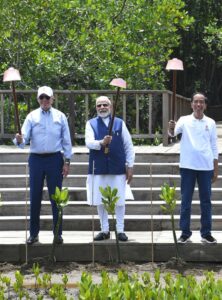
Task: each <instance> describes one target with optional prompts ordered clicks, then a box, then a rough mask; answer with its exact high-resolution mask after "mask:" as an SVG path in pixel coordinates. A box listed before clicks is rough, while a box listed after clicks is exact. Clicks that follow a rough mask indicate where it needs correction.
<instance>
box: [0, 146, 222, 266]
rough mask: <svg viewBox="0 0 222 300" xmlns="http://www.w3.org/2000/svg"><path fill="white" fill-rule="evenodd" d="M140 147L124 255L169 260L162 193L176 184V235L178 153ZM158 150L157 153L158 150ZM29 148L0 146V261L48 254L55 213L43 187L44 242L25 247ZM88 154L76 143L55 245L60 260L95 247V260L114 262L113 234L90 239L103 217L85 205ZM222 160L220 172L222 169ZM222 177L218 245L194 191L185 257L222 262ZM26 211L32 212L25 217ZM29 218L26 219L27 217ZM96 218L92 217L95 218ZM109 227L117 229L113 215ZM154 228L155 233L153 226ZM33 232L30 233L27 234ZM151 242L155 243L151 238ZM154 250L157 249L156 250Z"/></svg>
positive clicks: (83, 256) (217, 192)
mask: <svg viewBox="0 0 222 300" xmlns="http://www.w3.org/2000/svg"><path fill="white" fill-rule="evenodd" d="M156 149H158V148H156V147H153V151H152V152H151V151H149V152H148V151H146V149H145V148H144V151H142V150H141V149H139V150H138V151H136V163H135V167H134V174H135V175H134V179H133V182H132V184H131V186H132V191H133V194H134V197H135V200H134V201H126V216H125V231H126V233H127V235H128V236H129V241H128V242H125V243H123V242H122V243H120V244H121V253H122V259H123V260H125V261H140V262H142V261H150V260H151V258H152V256H154V261H166V260H168V259H170V258H171V257H172V256H174V254H175V251H174V243H173V237H172V232H171V220H170V216H169V215H163V214H162V211H161V208H160V205H161V204H163V201H161V200H160V198H159V194H160V191H161V185H163V184H164V183H169V184H171V185H173V184H174V183H175V184H176V187H177V194H178V201H177V207H176V211H175V220H176V227H177V235H178V236H179V235H180V231H179V210H180V176H179V167H178V160H179V154H178V152H176V153H165V152H164V151H159V152H157V151H156ZM155 151H156V152H155ZM27 158H28V153H27V150H24V151H21V150H19V151H18V150H17V149H15V148H14V151H10V152H7V151H6V150H4V151H1V149H0V193H1V196H2V205H1V206H0V245H1V247H0V262H4V261H14V262H19V261H25V259H26V251H27V253H28V259H31V258H34V257H37V256H45V255H48V254H49V253H50V248H51V243H52V239H53V235H52V231H51V228H52V214H51V206H50V202H49V200H48V193H47V190H46V188H45V190H44V193H43V201H42V210H41V231H40V235H39V239H40V242H39V243H36V244H34V245H32V246H28V247H26V244H25V241H26V228H29V213H27V212H29V185H28V169H27ZM87 162H88V153H87V151H86V149H84V148H83V147H79V148H75V155H74V158H73V162H72V163H71V168H70V175H69V177H68V178H66V179H65V180H64V184H63V186H64V187H68V189H69V192H70V202H69V205H68V206H67V207H66V208H65V209H64V218H63V238H64V244H63V245H61V246H58V247H57V249H56V257H57V260H60V261H82V262H83V261H84V262H90V261H92V249H93V248H94V251H95V260H96V261H106V262H107V261H110V260H115V258H116V248H115V236H114V233H113V232H112V234H111V239H110V240H107V241H102V242H95V243H92V237H93V234H92V222H94V226H95V230H96V231H99V219H98V216H97V213H96V209H95V208H94V207H90V206H88V205H87V204H86V188H85V182H86V176H87V167H88V163H87ZM221 171H222V165H221V164H220V171H219V174H222V172H221ZM221 199H222V176H221V175H220V176H219V178H218V181H217V182H216V183H215V184H214V185H213V192H212V208H213V232H212V233H213V235H214V236H215V237H216V238H217V240H218V244H217V245H204V244H201V243H200V234H199V228H200V208H199V201H198V191H197V189H196V190H195V194H194V201H193V205H192V218H191V219H192V225H191V227H192V230H193V235H192V243H189V244H186V245H180V246H179V250H180V253H181V256H182V257H183V258H184V260H187V261H222V251H221V245H222V234H221V233H222V217H221V216H222V205H221V204H222V201H221ZM26 213H27V214H28V217H27V219H26ZM26 220H27V222H26ZM93 220H94V221H93ZM110 224H111V229H113V224H112V220H111V217H110ZM152 228H153V233H152V232H151V229H152ZM28 235H29V233H28ZM152 241H153V242H152ZM152 253H153V254H152Z"/></svg>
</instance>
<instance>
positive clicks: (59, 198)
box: [50, 187, 69, 262]
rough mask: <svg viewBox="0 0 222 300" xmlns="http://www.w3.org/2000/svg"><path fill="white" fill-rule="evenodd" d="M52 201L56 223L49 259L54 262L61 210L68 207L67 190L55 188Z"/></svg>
mask: <svg viewBox="0 0 222 300" xmlns="http://www.w3.org/2000/svg"><path fill="white" fill-rule="evenodd" d="M52 199H53V200H54V201H55V203H56V206H57V208H58V221H57V224H56V227H55V233H54V238H53V243H52V251H51V256H50V259H51V260H52V261H53V262H55V261H56V257H55V247H56V242H57V240H58V239H59V227H60V224H61V223H62V214H63V209H64V207H65V206H67V205H68V202H69V191H68V189H67V188H64V189H61V190H60V189H59V188H58V187H56V189H55V194H53V195H52Z"/></svg>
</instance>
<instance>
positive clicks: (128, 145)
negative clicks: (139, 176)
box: [122, 122, 135, 184]
mask: <svg viewBox="0 0 222 300" xmlns="http://www.w3.org/2000/svg"><path fill="white" fill-rule="evenodd" d="M122 139H123V146H124V150H125V155H126V163H127V168H126V180H127V183H128V184H129V183H130V182H131V180H132V178H133V164H134V160H135V151H134V147H133V142H132V139H131V135H130V133H129V131H128V129H127V127H126V124H125V123H124V122H123V125H122Z"/></svg>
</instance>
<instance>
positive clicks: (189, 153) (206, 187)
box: [169, 93, 218, 244]
mask: <svg viewBox="0 0 222 300" xmlns="http://www.w3.org/2000/svg"><path fill="white" fill-rule="evenodd" d="M191 107H192V109H193V113H192V114H191V115H187V116H182V117H181V118H180V119H179V120H178V121H177V123H176V122H175V121H172V120H171V121H170V122H169V135H170V136H176V135H178V134H182V137H181V141H180V175H181V211H180V229H181V231H182V234H181V236H180V238H179V239H178V242H179V243H187V242H188V241H189V238H190V236H191V235H192V232H191V230H190V216H191V203H192V197H193V192H194V188H195V184H196V182H197V184H198V190H199V197H200V208H201V228H200V234H201V237H202V242H204V243H211V244H215V243H217V241H216V239H215V238H214V237H212V235H211V227H212V212H211V183H213V182H215V180H216V179H217V176H218V149H217V133H216V124H215V122H214V120H213V119H211V118H209V117H207V116H205V115H204V110H205V109H206V97H205V95H204V94H202V93H195V94H194V95H193V96H192V99H191Z"/></svg>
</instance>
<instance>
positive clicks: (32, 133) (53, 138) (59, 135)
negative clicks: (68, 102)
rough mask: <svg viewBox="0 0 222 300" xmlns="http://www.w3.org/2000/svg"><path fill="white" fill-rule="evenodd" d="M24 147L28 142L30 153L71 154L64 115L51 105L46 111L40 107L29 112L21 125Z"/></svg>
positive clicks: (21, 146) (67, 127)
mask: <svg viewBox="0 0 222 300" xmlns="http://www.w3.org/2000/svg"><path fill="white" fill-rule="evenodd" d="M22 135H23V143H22V144H20V145H18V146H19V147H20V148H24V146H25V144H28V143H29V142H30V152H31V153H52V152H58V151H61V152H64V157H65V158H68V159H70V158H71V156H72V143H71V138H70V132H69V126H68V122H67V118H66V116H65V115H64V114H63V113H62V112H61V111H59V110H57V109H55V108H53V107H51V108H50V109H49V110H48V111H44V110H42V109H41V107H40V108H38V109H36V110H34V111H32V112H31V113H29V114H28V115H27V117H26V119H25V122H24V124H23V126H22Z"/></svg>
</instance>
